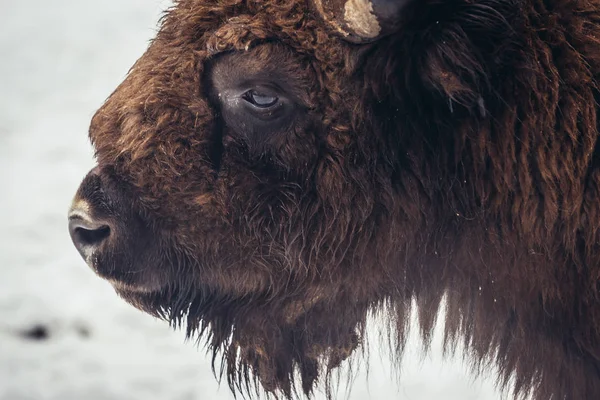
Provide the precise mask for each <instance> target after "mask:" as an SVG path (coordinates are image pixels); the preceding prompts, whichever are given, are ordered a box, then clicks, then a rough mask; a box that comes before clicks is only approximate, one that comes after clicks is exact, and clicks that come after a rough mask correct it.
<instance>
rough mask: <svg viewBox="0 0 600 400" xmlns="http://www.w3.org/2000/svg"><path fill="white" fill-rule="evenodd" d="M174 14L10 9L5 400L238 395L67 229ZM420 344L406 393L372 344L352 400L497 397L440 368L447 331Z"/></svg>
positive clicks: (454, 366) (56, 4) (1, 244)
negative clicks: (116, 101)
mask: <svg viewBox="0 0 600 400" xmlns="http://www.w3.org/2000/svg"><path fill="white" fill-rule="evenodd" d="M166 5H167V3H166V2H165V1H163V2H160V1H159V0H103V1H92V0H53V1H45V0H19V1H6V2H2V7H1V8H2V15H3V17H2V24H0V188H1V189H0V202H1V203H0V205H1V206H0V221H1V222H0V224H1V225H0V227H1V230H0V234H1V235H2V238H1V239H0V400H19V399H23V400H25V399H27V400H45V399H56V400H104V399H106V400H109V399H110V400H130V399H131V400H135V399H144V400H153V399H157V400H158V399H160V400H171V399H173V400H187V399H189V400H192V399H205V398H206V399H222V400H224V399H233V396H232V395H231V394H230V393H229V391H228V388H227V387H226V385H223V386H222V387H221V388H219V386H218V384H217V383H216V381H215V379H214V377H213V375H212V373H211V371H210V367H209V359H208V357H207V356H206V355H205V354H204V352H203V351H202V350H197V349H196V347H195V346H194V345H193V344H192V343H184V340H183V334H182V333H181V332H173V331H171V330H170V329H169V328H168V327H167V326H166V324H165V323H163V322H160V321H156V320H154V319H153V318H151V317H149V316H147V315H144V314H142V313H140V312H138V311H136V310H135V309H133V308H132V307H130V306H128V305H127V304H125V303H124V302H122V301H121V300H120V299H119V298H118V297H117V296H116V295H115V294H114V292H113V291H112V289H111V288H110V287H109V285H108V284H107V283H105V282H103V281H101V280H100V279H98V278H96V277H95V276H94V275H93V273H92V272H91V271H90V270H89V269H88V268H87V267H86V266H85V265H84V263H83V261H82V260H81V259H80V258H79V255H78V254H77V252H76V251H75V249H74V248H73V247H72V245H71V241H70V239H69V237H68V233H67V223H66V222H67V221H66V211H67V208H68V205H69V203H70V200H71V197H72V195H73V194H74V192H75V189H76V188H77V186H78V184H79V181H80V180H81V178H82V177H83V176H84V174H85V173H86V171H87V170H88V169H89V168H91V167H92V165H93V159H92V152H91V148H90V146H89V144H88V141H87V135H86V134H87V127H88V123H89V119H90V117H91V116H92V114H93V112H94V110H95V109H96V108H97V107H98V106H99V105H100V104H101V103H102V101H103V100H104V99H105V98H106V97H107V96H108V95H109V94H110V92H111V91H112V90H113V88H114V87H116V85H117V84H118V83H119V82H120V81H121V79H122V78H123V77H124V75H125V73H126V72H127V70H128V68H129V67H130V66H131V65H132V63H133V62H134V61H135V59H136V58H137V57H138V56H139V55H140V54H141V53H142V52H143V51H144V49H145V47H146V45H147V41H148V39H149V38H150V37H152V36H153V34H154V32H155V22H156V20H157V18H158V15H159V12H160V10H161V9H163V8H164V7H165V6H166ZM26 333H29V335H27V334H26ZM418 346H419V343H418V341H417V340H416V339H414V338H413V339H411V344H410V346H409V347H410V348H409V351H408V354H407V358H406V359H405V363H404V364H403V370H402V377H401V379H400V383H397V382H396V379H395V378H394V376H393V375H392V372H391V370H390V368H389V363H388V362H387V361H386V360H387V359H386V356H385V354H383V355H382V354H381V353H385V349H384V350H382V351H379V350H378V347H379V346H378V344H377V343H376V341H372V343H371V346H370V348H371V359H370V374H369V377H368V379H367V375H366V374H365V371H364V368H363V371H362V373H361V374H360V375H359V376H358V378H357V379H356V380H355V383H354V385H353V390H352V392H351V395H350V396H349V397H348V398H350V399H355V400H362V399H369V398H370V399H410V400H412V399H414V400H426V399H432V400H433V399H436V400H437V399H448V400H450V399H456V400H459V399H460V400H468V399H480V400H492V399H499V398H500V396H499V395H498V393H497V392H496V391H495V390H494V388H493V385H492V383H491V380H489V379H488V380H480V379H473V378H472V377H471V376H470V375H469V374H468V372H467V368H466V366H465V365H464V364H463V363H462V362H461V361H460V360H459V359H451V360H448V361H446V362H444V361H442V357H441V352H440V347H439V331H438V335H437V336H436V339H435V340H434V351H433V353H432V354H431V355H430V356H429V357H427V358H425V359H424V360H421V359H420V357H419V351H418V350H419V349H418ZM317 398H319V399H322V398H323V396H322V395H319V396H317ZM339 398H346V397H345V395H344V392H343V391H342V392H340V396H339Z"/></svg>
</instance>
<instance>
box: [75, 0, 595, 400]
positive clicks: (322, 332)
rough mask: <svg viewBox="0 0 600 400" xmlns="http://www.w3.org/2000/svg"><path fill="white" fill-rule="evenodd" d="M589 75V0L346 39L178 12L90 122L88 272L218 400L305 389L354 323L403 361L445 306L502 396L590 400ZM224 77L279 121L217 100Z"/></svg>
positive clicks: (223, 0) (467, 14)
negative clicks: (265, 93) (384, 337)
mask: <svg viewBox="0 0 600 400" xmlns="http://www.w3.org/2000/svg"><path fill="white" fill-rule="evenodd" d="M599 73H600V1H598V0H421V1H415V2H413V3H412V4H410V5H409V6H407V7H406V8H405V9H403V12H402V24H401V28H400V29H399V30H398V31H397V32H395V33H393V34H391V35H388V36H386V37H384V38H381V39H379V40H377V41H375V42H373V43H370V44H362V45H356V44H352V43H349V42H347V41H344V40H343V38H340V37H338V36H336V33H335V30H334V29H333V28H332V27H331V26H329V25H327V24H326V23H325V22H324V20H323V19H322V18H320V16H319V15H318V13H317V12H315V9H314V7H313V6H312V4H311V3H310V2H306V1H304V0H269V1H264V0H262V1H259V0H220V1H218V2H217V1H208V0H179V1H177V2H176V4H175V6H174V7H173V8H172V9H171V10H170V11H169V12H168V13H167V14H166V15H165V17H164V19H163V20H162V24H161V29H160V31H159V33H158V35H157V37H156V39H155V40H154V41H153V42H152V43H151V45H150V47H149V48H148V50H147V52H146V53H145V54H144V55H143V56H142V57H141V58H140V59H139V61H138V62H137V63H136V64H135V66H134V67H133V68H132V70H131V72H130V73H129V75H128V77H127V79H126V80H125V81H124V82H123V83H122V84H121V85H120V86H119V88H118V89H117V90H116V91H115V92H114V93H113V94H112V95H111V97H110V98H109V99H108V100H107V102H106V104H104V106H103V107H102V108H101V109H100V110H99V111H98V113H97V115H96V116H95V117H94V119H93V121H92V125H91V130H90V137H91V140H92V142H93V144H94V146H95V148H96V155H97V160H98V165H99V171H100V172H99V173H98V174H96V175H94V176H88V178H86V180H84V182H83V184H82V187H81V188H80V191H79V194H78V196H79V198H80V199H84V200H85V201H87V202H88V203H89V204H90V206H91V207H92V208H93V209H94V211H93V214H94V215H96V217H98V216H99V215H100V216H102V217H103V218H104V219H105V220H107V221H110V226H111V236H110V240H109V241H108V242H107V243H105V244H103V246H104V247H103V248H102V249H101V251H98V252H97V254H95V256H94V258H93V260H92V266H93V267H94V269H95V270H96V272H98V274H100V275H101V276H103V277H105V278H107V279H109V280H110V281H111V282H112V283H113V284H114V285H115V288H116V290H117V292H118V293H119V294H120V295H121V296H123V297H124V298H125V299H126V300H127V301H129V302H130V303H132V304H134V305H135V306H137V307H138V308H140V309H143V310H145V311H147V312H150V313H152V314H154V315H158V316H161V317H164V318H166V319H168V320H170V321H171V322H172V323H173V324H174V325H180V324H182V323H185V324H186V326H187V331H188V333H189V334H190V335H194V334H196V333H197V334H199V335H202V334H203V335H204V337H205V338H206V339H207V340H208V346H209V348H210V349H211V350H212V351H213V354H214V356H213V360H214V361H215V364H214V365H215V366H216V367H217V369H218V368H221V369H220V372H221V373H224V374H226V376H227V379H228V382H229V385H230V387H231V388H232V390H234V391H236V392H244V393H245V392H252V390H253V389H252V388H253V383H254V384H260V385H262V387H263V388H264V389H266V390H267V391H270V392H275V393H281V394H283V395H284V396H286V397H291V396H293V395H294V394H295V393H298V392H299V390H302V391H303V392H304V393H306V394H310V393H311V392H312V390H313V387H314V385H315V384H316V383H317V382H318V381H321V382H323V381H327V376H328V373H329V372H330V371H332V370H333V369H334V368H335V367H337V366H338V365H339V364H340V363H341V362H342V361H343V360H345V359H346V358H347V357H348V356H349V355H350V354H351V353H352V352H353V351H354V350H355V349H356V348H357V347H358V346H360V344H361V340H362V338H363V328H364V324H365V319H366V317H367V315H368V313H369V312H370V311H372V310H378V309H382V308H383V309H385V310H387V312H388V315H389V320H390V324H391V325H392V328H393V329H392V330H393V332H394V335H395V343H396V345H395V346H396V348H395V351H396V352H397V354H398V355H400V354H401V352H402V348H403V345H404V342H405V337H406V329H405V328H406V326H407V321H408V318H409V314H410V307H411V302H413V301H414V302H415V303H416V306H417V312H418V317H419V323H420V329H421V333H422V336H423V337H424V338H425V339H427V338H428V337H429V335H430V334H431V330H432V327H433V325H434V322H435V319H436V315H437V313H438V309H439V307H440V304H441V302H442V299H443V298H445V299H446V302H445V304H446V310H445V311H446V313H445V315H446V323H445V338H446V345H447V346H448V348H449V349H451V348H453V347H454V346H456V345H457V344H458V343H462V344H464V345H465V347H466V349H467V350H466V351H467V352H468V355H469V357H470V359H471V360H472V361H473V366H474V367H475V368H476V369H477V368H485V367H487V366H489V365H495V366H496V367H497V368H498V369H499V382H500V384H501V385H503V387H505V388H508V389H510V390H512V391H513V394H514V396H515V397H519V396H524V395H527V394H528V393H530V394H532V395H533V397H534V398H535V399H536V400H546V399H598V398H600V287H599V282H600V281H599V279H600V245H599V244H600V148H598V121H597V113H598V103H597V101H598V98H599V93H598V89H597V83H596V81H597V78H598V74H599ZM245 77H249V78H248V80H250V81H259V82H265V81H268V83H269V84H273V86H277V88H278V89H277V90H281V91H282V92H285V93H286V96H287V98H288V99H289V101H288V100H286V101H288V103H286V104H287V105H286V107H288V108H286V109H287V110H289V112H290V116H289V117H288V116H286V117H285V118H287V119H286V120H285V124H284V123H280V124H279V125H276V126H275V125H274V124H271V125H268V124H264V123H263V122H256V125H255V126H252V127H251V128H248V126H247V124H248V123H249V122H248V121H249V120H248V119H247V118H242V117H239V116H238V115H237V114H235V113H236V112H238V111H235V110H237V109H230V108H228V107H233V106H230V105H228V103H227V104H226V103H225V102H223V101H222V96H223V94H224V93H229V92H228V90H230V89H231V88H230V86H231V82H234V81H235V82H238V81H244V79H246V78H245ZM244 82H245V81H244ZM240 85H241V84H240ZM231 90H232V89H231ZM232 104H233V103H232ZM235 104H238V103H235ZM236 107H237V106H236ZM232 110H233V111H232ZM98 218H100V217H98ZM220 361H221V362H220ZM298 373H299V374H298ZM511 380H512V381H511Z"/></svg>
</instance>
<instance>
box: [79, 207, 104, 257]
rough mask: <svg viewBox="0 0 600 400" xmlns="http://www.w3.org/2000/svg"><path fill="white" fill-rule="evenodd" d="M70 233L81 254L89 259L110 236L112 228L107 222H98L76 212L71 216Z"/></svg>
mask: <svg viewBox="0 0 600 400" xmlns="http://www.w3.org/2000/svg"><path fill="white" fill-rule="evenodd" d="M69 233H70V234H71V239H72V240H73V244H74V245H75V247H76V248H77V251H79V254H81V256H82V257H83V258H84V259H85V260H86V261H89V260H88V259H89V257H90V256H91V255H92V254H93V253H94V251H96V250H98V248H99V247H100V246H101V244H102V243H103V242H104V241H106V239H108V238H109V236H110V234H111V229H110V226H109V225H107V224H105V223H98V222H95V221H92V220H89V219H87V218H83V217H81V216H80V215H77V214H75V215H72V216H70V217H69Z"/></svg>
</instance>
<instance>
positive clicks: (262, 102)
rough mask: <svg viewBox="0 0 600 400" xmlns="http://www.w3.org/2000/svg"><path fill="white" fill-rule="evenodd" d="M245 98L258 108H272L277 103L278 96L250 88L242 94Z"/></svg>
mask: <svg viewBox="0 0 600 400" xmlns="http://www.w3.org/2000/svg"><path fill="white" fill-rule="evenodd" d="M242 97H243V99H244V100H246V101H247V102H248V103H250V104H252V105H253V106H255V107H258V108H270V107H273V106H274V105H276V104H277V102H278V101H279V98H278V97H277V96H274V95H271V94H268V93H262V92H259V91H257V90H249V91H247V92H246V93H244V95H243V96H242Z"/></svg>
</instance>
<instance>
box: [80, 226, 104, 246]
mask: <svg viewBox="0 0 600 400" xmlns="http://www.w3.org/2000/svg"><path fill="white" fill-rule="evenodd" d="M73 234H74V235H75V236H76V237H77V239H78V240H79V241H80V242H81V243H82V244H84V245H88V246H93V245H95V244H100V243H101V242H103V241H104V239H106V238H107V237H108V236H109V235H110V228H109V227H108V225H104V226H101V227H100V228H96V229H87V228H84V227H81V226H78V227H76V228H75V232H73Z"/></svg>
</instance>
